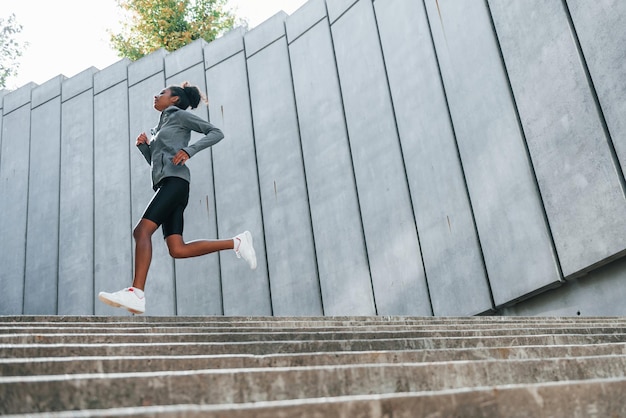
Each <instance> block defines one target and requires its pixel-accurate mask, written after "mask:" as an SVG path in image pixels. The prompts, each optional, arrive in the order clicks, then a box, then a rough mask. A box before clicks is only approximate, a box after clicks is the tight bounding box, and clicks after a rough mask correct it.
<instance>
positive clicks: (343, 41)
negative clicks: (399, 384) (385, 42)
mask: <svg viewBox="0 0 626 418" xmlns="http://www.w3.org/2000/svg"><path fill="white" fill-rule="evenodd" d="M331 28H332V36H333V40H334V46H335V55H336V58H337V67H338V70H339V80H340V84H341V91H342V94H343V100H344V106H345V117H346V122H347V127H348V136H349V138H350V144H351V150H352V159H353V162H354V171H355V176H356V185H357V188H358V194H359V202H360V207H361V214H362V218H363V228H364V231H365V241H366V245H367V251H368V256H369V262H370V271H371V275H372V286H373V289H374V295H375V296H374V297H375V301H376V307H377V313H378V314H381V315H394V314H397V315H405V314H406V315H430V314H432V311H431V306H430V301H429V295H428V288H427V285H426V279H425V274H424V268H423V265H422V259H421V254H420V246H419V241H418V236H417V230H416V226H415V219H414V216H413V210H412V206H411V199H410V195H409V189H408V184H407V178H406V172H405V170H404V161H403V158H402V151H401V149H400V142H399V139H398V134H397V130H396V124H395V119H394V114H393V107H392V103H391V98H390V94H389V85H388V83H387V78H386V73H385V68H384V65H383V59H382V53H381V48H380V40H379V38H378V33H377V27H376V21H375V17H374V9H373V6H372V3H371V1H364V0H361V1H359V2H357V3H356V4H355V5H354V6H353V7H352V8H350V9H349V10H348V11H347V12H346V13H345V14H343V15H342V16H341V18H340V19H338V20H337V21H336V22H335V23H333V24H332V26H331Z"/></svg>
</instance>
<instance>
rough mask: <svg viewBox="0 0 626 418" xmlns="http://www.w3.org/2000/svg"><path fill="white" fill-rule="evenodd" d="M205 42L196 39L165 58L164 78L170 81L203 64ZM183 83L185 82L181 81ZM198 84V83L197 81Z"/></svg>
mask: <svg viewBox="0 0 626 418" xmlns="http://www.w3.org/2000/svg"><path fill="white" fill-rule="evenodd" d="M206 45H207V42H206V41H205V40H204V39H198V40H196V41H194V42H192V43H190V44H189V45H185V46H184V47H182V48H180V49H178V50H176V51H173V52H172V53H170V54H168V55H166V56H165V78H166V79H170V78H171V77H173V76H175V75H177V74H178V73H180V72H183V71H187V69H188V68H190V67H194V66H195V65H196V64H201V63H203V62H204V53H203V50H204V47H205V46H206ZM183 81H185V80H183ZM198 83H200V81H198Z"/></svg>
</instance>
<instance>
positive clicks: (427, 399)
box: [7, 379, 626, 418]
mask: <svg viewBox="0 0 626 418" xmlns="http://www.w3.org/2000/svg"><path fill="white" fill-rule="evenodd" d="M624 390H626V380H625V379H599V380H593V381H585V382H569V383H567V382H554V383H541V384H534V385H506V386H490V387H480V388H472V389H455V390H445V391H434V392H420V393H402V394H386V395H362V396H342V397H336V398H317V399H305V400H289V401H274V402H258V403H250V404H229V405H197V404H195V405H184V404H183V405H167V406H148V407H133V408H115V409H109V410H85V411H66V412H61V413H56V414H50V413H46V414H29V415H28V416H29V417H32V418H40V417H54V418H79V417H134V418H139V417H152V418H156V417H158V418H168V417H181V416H184V417H186V418H195V417H211V418H251V417H254V418H290V417H294V416H298V417H301V418H318V417H322V416H323V417H325V418H348V417H355V416H363V417H365V416H367V417H382V416H385V414H386V413H389V412H390V411H393V417H394V418H414V417H415V414H416V411H420V412H421V413H422V414H423V415H426V414H429V413H432V414H437V415H439V416H458V417H461V416H462V417H466V416H467V417H469V416H481V417H483V418H496V417H512V418H513V417H520V418H522V417H523V418H526V417H528V416H532V417H535V418H542V417H557V416H558V417H573V416H581V415H580V414H581V411H593V412H592V414H593V416H603V417H605V416H606V417H608V416H624V415H625V414H626V403H624V402H622V401H620V400H619V399H620V397H621V395H622V394H623V392H624ZM599 399H602V400H605V402H598V400H599ZM583 414H584V413H583ZM17 417H19V416H16V415H8V416H7V418H17Z"/></svg>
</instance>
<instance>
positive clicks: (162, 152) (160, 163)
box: [138, 106, 224, 190]
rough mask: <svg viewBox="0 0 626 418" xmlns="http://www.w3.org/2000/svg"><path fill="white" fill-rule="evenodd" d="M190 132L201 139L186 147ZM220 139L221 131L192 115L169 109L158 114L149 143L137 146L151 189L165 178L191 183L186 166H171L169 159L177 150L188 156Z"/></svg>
mask: <svg viewBox="0 0 626 418" xmlns="http://www.w3.org/2000/svg"><path fill="white" fill-rule="evenodd" d="M191 131H195V132H201V133H203V134H204V137H202V138H200V139H198V140H197V141H196V142H194V143H193V144H191V145H189V141H190V139H191ZM222 138H224V134H223V133H222V131H221V130H219V129H218V128H216V127H215V126H213V125H212V124H210V123H209V122H207V121H205V120H204V119H201V118H199V117H198V116H196V115H195V114H193V113H191V112H188V111H186V110H182V109H180V108H178V107H176V106H170V107H168V108H167V109H165V110H164V111H163V112H161V118H160V119H159V124H158V125H157V127H156V128H154V129H152V139H151V140H150V144H149V145H148V144H139V145H138V148H139V151H141V153H142V154H143V156H144V157H145V158H146V161H148V164H150V165H151V166H152V187H153V188H154V190H156V189H157V186H158V184H159V182H160V181H161V180H163V179H164V178H165V177H180V178H182V179H185V180H187V181H190V180H191V173H190V172H189V168H187V166H186V165H174V163H173V162H172V158H174V156H175V155H176V153H177V152H178V151H180V150H181V149H182V150H184V151H185V152H186V153H187V154H189V157H193V156H194V155H195V154H196V153H197V152H198V151H201V150H203V149H205V148H208V147H210V146H213V145H215V144H217V143H218V142H220V141H221V140H222Z"/></svg>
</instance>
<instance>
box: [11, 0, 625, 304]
mask: <svg viewBox="0 0 626 418" xmlns="http://www.w3.org/2000/svg"><path fill="white" fill-rule="evenodd" d="M505 3H506V2H502V1H500V0H490V1H488V2H465V1H462V0H451V1H448V2H437V1H434V0H427V1H424V2H419V1H418V2H410V1H405V0H397V1H382V0H374V1H370V0H310V1H309V2H307V3H306V4H304V5H303V7H301V8H300V9H299V10H298V11H296V12H294V14H293V15H292V16H288V15H286V14H285V13H283V12H280V13H277V14H276V15H275V16H273V17H271V18H270V19H268V20H267V21H266V22H264V23H263V24H261V25H259V26H258V27H256V28H254V29H252V30H249V31H247V30H246V29H243V28H238V29H236V30H234V31H232V32H231V33H228V34H226V35H224V36H223V37H221V38H219V39H217V40H216V41H214V42H211V43H206V42H204V41H202V40H199V41H195V42H193V43H192V44H190V45H188V46H186V47H184V48H181V49H179V50H178V51H174V52H171V53H170V52H167V51H165V50H158V51H156V52H154V53H152V54H150V55H148V56H146V57H144V58H142V59H140V60H137V61H135V62H130V61H129V60H121V61H119V62H117V63H115V64H113V65H111V66H109V67H108V68H105V69H96V68H88V69H86V70H85V71H82V72H81V73H79V74H77V75H75V76H73V77H71V78H66V77H64V76H58V77H56V78H54V79H52V80H50V81H48V82H46V83H44V84H42V85H41V86H37V85H35V84H33V83H30V84H28V85H26V86H23V87H22V88H20V89H17V90H16V91H13V92H6V91H4V92H0V98H1V100H0V109H1V111H2V114H1V119H0V124H1V129H0V133H1V134H0V194H1V195H2V199H1V200H0V213H2V217H0V237H1V238H2V239H1V240H0V265H2V266H3V269H2V271H0V285H1V287H2V289H3V296H2V298H0V313H2V314H34V313H39V314H68V313H81V314H115V315H127V314H126V313H125V312H124V311H121V310H113V309H110V308H108V307H107V306H103V305H101V304H100V303H99V302H98V301H97V299H96V295H97V293H98V292H99V291H101V290H109V291H114V290H118V289H119V288H121V287H123V286H127V285H128V284H130V282H131V280H132V257H133V255H132V237H131V234H132V227H133V225H134V224H135V223H136V222H137V221H138V219H139V218H140V216H141V214H142V212H143V210H144V208H145V207H146V205H147V203H148V202H149V200H150V198H151V197H152V190H151V187H150V178H149V167H148V165H147V164H146V163H145V161H144V160H143V157H142V156H141V154H140V153H138V152H137V150H136V149H135V147H134V141H135V138H136V136H137V135H138V134H139V133H140V132H143V131H146V132H149V129H150V128H151V127H153V126H155V125H156V123H157V121H158V113H157V112H155V111H154V110H153V109H152V98H153V96H154V94H156V93H157V92H159V91H160V90H161V89H162V88H163V87H165V86H166V85H167V84H168V83H178V82H180V81H183V80H189V81H190V82H192V83H194V84H197V85H199V86H201V87H202V89H205V90H206V93H207V96H208V98H209V107H208V113H207V109H206V108H204V107H203V108H201V109H198V110H197V111H196V112H198V114H200V115H201V116H202V117H206V118H208V119H209V120H211V121H212V122H213V123H215V124H216V125H217V126H218V127H220V128H222V129H223V131H224V132H225V135H226V138H225V140H224V141H222V143H220V144H218V145H217V146H216V147H214V149H211V150H208V151H205V152H204V153H201V154H200V155H198V156H197V158H194V159H193V161H191V162H190V163H189V164H190V166H192V168H193V173H192V176H193V177H194V182H193V183H192V191H191V200H190V206H189V209H188V211H187V218H188V219H187V225H188V229H187V231H186V234H187V236H188V238H190V239H193V238H196V237H198V238H216V237H225V238H230V237H232V236H233V235H235V234H237V233H239V232H241V231H243V230H245V229H248V230H250V231H251V232H252V234H253V236H254V239H255V244H256V249H257V255H258V259H259V268H258V269H257V270H256V271H254V272H252V271H249V270H247V269H246V267H245V264H243V263H242V261H241V260H238V259H237V258H236V257H234V255H233V254H232V253H230V252H225V253H222V254H219V255H218V254H214V255H211V256H207V257H204V258H201V259H195V260H184V261H176V262H174V261H173V260H172V259H171V258H170V256H169V254H168V252H167V249H166V247H165V245H164V243H163V240H162V237H161V236H160V234H159V233H157V234H155V236H154V240H153V244H154V258H153V263H152V268H151V270H150V274H149V278H148V287H147V289H146V290H147V292H148V293H147V298H148V307H147V314H148V315H172V314H180V315H207V314H211V315H213V314H215V315H221V314H225V315H272V314H274V315H350V314H359V315H376V314H377V315H387V314H396V315H473V314H479V313H492V312H496V313H509V314H519V313H522V314H527V315H549V314H551V313H553V314H559V315H573V316H577V315H622V314H624V304H623V303H622V300H623V298H624V297H625V296H624V295H625V293H626V284H624V283H626V282H624V280H622V279H623V277H622V276H624V271H626V269H625V265H624V262H623V260H621V259H619V258H622V256H623V255H624V251H625V250H626V247H625V246H624V245H623V244H622V240H621V239H620V238H621V236H623V234H624V232H626V231H624V223H623V222H624V221H623V219H624V216H623V215H624V213H623V212H624V210H625V209H624V207H625V206H624V184H625V181H624V175H623V166H624V164H625V162H624V161H625V157H624V155H626V151H625V150H626V148H625V146H624V141H623V138H624V135H623V134H624V126H625V125H624V121H623V119H624V118H623V117H620V116H621V115H622V114H623V113H624V103H626V101H624V100H623V96H624V94H625V92H626V90H625V84H624V83H625V81H624V80H626V77H623V71H622V70H623V61H624V57H625V56H626V50H625V47H624V45H626V42H624V41H623V40H624V38H623V36H624V35H623V33H622V32H623V31H622V32H620V31H619V28H621V27H623V26H624V24H626V6H624V5H623V4H622V3H620V2H619V1H616V0H604V1H602V2H583V1H580V0H567V1H563V2H555V3H554V4H550V5H545V7H544V5H543V3H539V2H530V3H528V4H526V3H524V4H516V5H514V6H510V7H509V5H508V4H507V6H506V7H503V6H504V4H505ZM103 150H105V151H106V152H104V153H103ZM104 154H106V155H104ZM107 167H109V169H108V171H107ZM55 243H56V244H55ZM583 273H584V274H585V276H580V275H581V274H583ZM565 279H566V280H567V281H565Z"/></svg>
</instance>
